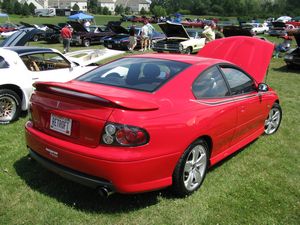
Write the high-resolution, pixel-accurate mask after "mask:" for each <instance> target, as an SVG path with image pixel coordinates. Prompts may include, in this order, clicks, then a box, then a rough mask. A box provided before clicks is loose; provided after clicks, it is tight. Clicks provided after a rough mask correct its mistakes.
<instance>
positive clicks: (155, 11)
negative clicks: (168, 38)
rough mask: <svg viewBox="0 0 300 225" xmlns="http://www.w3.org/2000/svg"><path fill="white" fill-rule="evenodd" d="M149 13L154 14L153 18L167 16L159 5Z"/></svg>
mask: <svg viewBox="0 0 300 225" xmlns="http://www.w3.org/2000/svg"><path fill="white" fill-rule="evenodd" d="M151 12H152V13H153V14H154V16H157V17H161V16H166V15H167V12H166V10H165V9H164V8H163V7H162V6H160V5H156V6H154V7H153V8H152V10H151Z"/></svg>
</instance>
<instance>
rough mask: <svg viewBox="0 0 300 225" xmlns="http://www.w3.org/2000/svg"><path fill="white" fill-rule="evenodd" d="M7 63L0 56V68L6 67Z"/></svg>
mask: <svg viewBox="0 0 300 225" xmlns="http://www.w3.org/2000/svg"><path fill="white" fill-rule="evenodd" d="M8 67H9V64H8V63H7V62H6V61H5V59H4V58H3V57H2V56H0V69H5V68H8Z"/></svg>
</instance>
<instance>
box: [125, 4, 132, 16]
mask: <svg viewBox="0 0 300 225" xmlns="http://www.w3.org/2000/svg"><path fill="white" fill-rule="evenodd" d="M130 13H131V9H130V7H129V6H127V7H126V8H125V14H130Z"/></svg>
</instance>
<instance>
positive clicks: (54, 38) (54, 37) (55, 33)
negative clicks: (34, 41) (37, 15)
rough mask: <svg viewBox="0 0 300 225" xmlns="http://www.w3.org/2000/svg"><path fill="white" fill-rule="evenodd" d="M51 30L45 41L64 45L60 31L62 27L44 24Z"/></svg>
mask: <svg viewBox="0 0 300 225" xmlns="http://www.w3.org/2000/svg"><path fill="white" fill-rule="evenodd" d="M44 25H45V26H47V27H48V28H49V29H47V30H46V34H45V41H46V42H47V43H62V38H61V36H60V30H61V29H62V26H59V25H54V24H48V23H44Z"/></svg>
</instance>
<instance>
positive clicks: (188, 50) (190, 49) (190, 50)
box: [185, 47, 193, 55]
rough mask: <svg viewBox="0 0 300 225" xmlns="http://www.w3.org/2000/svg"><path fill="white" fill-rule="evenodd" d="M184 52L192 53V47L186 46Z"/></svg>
mask: <svg viewBox="0 0 300 225" xmlns="http://www.w3.org/2000/svg"><path fill="white" fill-rule="evenodd" d="M185 53H186V54H188V55H190V54H192V53H193V49H192V47H188V48H187V49H186V50H185Z"/></svg>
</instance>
